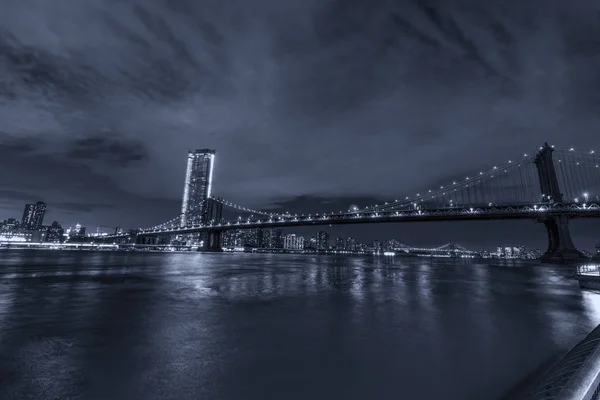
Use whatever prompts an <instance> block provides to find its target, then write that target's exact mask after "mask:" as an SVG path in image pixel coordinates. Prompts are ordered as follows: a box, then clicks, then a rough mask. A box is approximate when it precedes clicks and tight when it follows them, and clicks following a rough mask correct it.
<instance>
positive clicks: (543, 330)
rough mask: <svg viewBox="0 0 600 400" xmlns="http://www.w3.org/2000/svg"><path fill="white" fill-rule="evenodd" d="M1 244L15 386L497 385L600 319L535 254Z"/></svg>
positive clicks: (592, 301)
mask: <svg viewBox="0 0 600 400" xmlns="http://www.w3.org/2000/svg"><path fill="white" fill-rule="evenodd" d="M1 255H2V258H1V260H2V261H0V376H2V377H3V384H2V385H0V398H2V399H4V398H8V399H10V398H15V399H21V398H69V397H72V398H85V399H88V398H93V399H96V398H97V399H106V398H111V399H130V398H144V399H198V398H202V399H211V398H218V399H240V398H243V399H264V398H285V399H306V398H313V399H321V398H323V399H328V398H347V399H365V398H376V399H397V398H406V399H413V398H414V399H417V398H418V399H429V398H440V397H443V398H446V399H461V400H463V399H482V398H485V399H494V398H497V397H499V396H501V395H502V394H503V393H504V392H506V391H507V390H508V389H510V388H511V386H512V385H514V384H515V383H516V382H517V381H519V380H520V379H521V378H523V376H524V375H526V374H527V373H529V372H530V371H532V370H533V369H535V368H536V367H537V366H538V365H539V364H540V363H542V362H544V361H546V360H547V359H548V358H549V357H551V356H554V355H557V354H560V353H561V352H564V351H566V350H568V349H569V348H570V347H571V346H572V345H574V344H575V343H576V342H577V341H578V340H580V339H582V338H583V337H584V336H585V335H586V334H587V333H588V332H589V331H590V330H591V329H593V327H595V326H596V324H598V323H600V295H599V294H597V293H594V292H589V291H584V292H582V291H581V290H580V289H579V287H578V285H577V282H576V281H575V280H573V279H572V277H571V273H569V272H568V271H565V270H563V269H555V268H552V267H549V266H539V265H534V264H531V263H530V266H529V267H527V268H506V267H502V266H499V265H493V264H492V265H490V264H487V263H482V262H481V261H478V260H452V259H433V260H429V259H424V258H417V259H411V258H389V257H388V258H370V257H365V258H345V257H334V256H302V255H269V254H182V253H162V254H161V253H150V254H141V253H108V252H102V253H91V252H81V253H79V252H58V251H56V252H44V251H39V252H18V251H5V252H2V253H1ZM511 265H513V266H514V265H516V264H515V263H514V262H513V263H511ZM433 377H435V379H433ZM432 382H435V384H432Z"/></svg>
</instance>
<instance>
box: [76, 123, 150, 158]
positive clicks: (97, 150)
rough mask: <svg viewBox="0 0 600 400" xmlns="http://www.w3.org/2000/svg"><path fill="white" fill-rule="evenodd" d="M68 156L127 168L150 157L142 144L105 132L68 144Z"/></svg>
mask: <svg viewBox="0 0 600 400" xmlns="http://www.w3.org/2000/svg"><path fill="white" fill-rule="evenodd" d="M66 156H67V157H69V158H70V159H73V160H95V161H99V162H102V163H106V164H110V165H118V166H121V167H127V166H129V165H131V164H133V163H139V162H141V161H145V160H146V159H147V157H148V154H147V153H146V149H145V147H144V145H143V143H142V142H140V141H136V140H132V139H125V140H124V139H122V138H119V137H114V133H112V132H110V131H105V132H103V134H101V135H98V136H86V137H82V138H77V139H74V140H72V141H71V142H69V143H68V144H67V152H66Z"/></svg>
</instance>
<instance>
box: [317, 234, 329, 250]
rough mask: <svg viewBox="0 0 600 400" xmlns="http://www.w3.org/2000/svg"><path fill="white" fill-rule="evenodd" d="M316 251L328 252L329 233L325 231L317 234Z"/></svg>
mask: <svg viewBox="0 0 600 400" xmlns="http://www.w3.org/2000/svg"><path fill="white" fill-rule="evenodd" d="M316 239H317V250H328V249H329V233H327V232H325V231H319V232H317V236H316Z"/></svg>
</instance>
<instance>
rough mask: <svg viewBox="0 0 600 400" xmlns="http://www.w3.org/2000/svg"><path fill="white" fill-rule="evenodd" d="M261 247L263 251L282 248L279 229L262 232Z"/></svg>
mask: <svg viewBox="0 0 600 400" xmlns="http://www.w3.org/2000/svg"><path fill="white" fill-rule="evenodd" d="M263 247H264V248H265V249H280V248H282V247H283V243H282V240H281V229H273V228H268V229H265V230H264V231H263Z"/></svg>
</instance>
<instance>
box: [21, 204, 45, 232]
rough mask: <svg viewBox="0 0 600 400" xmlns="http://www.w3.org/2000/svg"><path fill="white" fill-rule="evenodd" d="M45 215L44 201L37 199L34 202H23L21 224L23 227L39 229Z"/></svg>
mask: <svg viewBox="0 0 600 400" xmlns="http://www.w3.org/2000/svg"><path fill="white" fill-rule="evenodd" d="M44 215H46V203H44V202H43V201H38V202H37V203H35V204H25V210H24V211H23V220H22V223H21V225H22V226H23V227H24V228H25V229H40V228H41V227H42V224H43V223H44Z"/></svg>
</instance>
